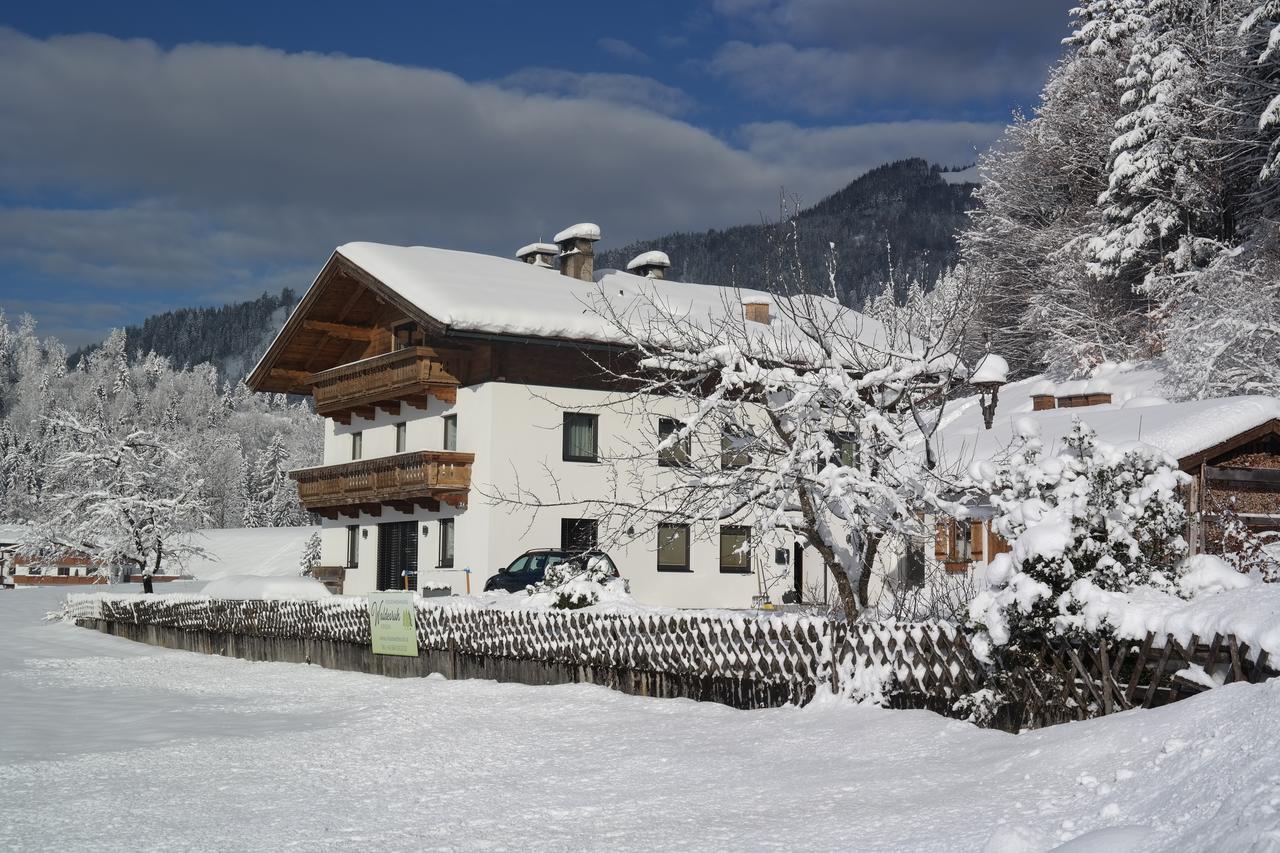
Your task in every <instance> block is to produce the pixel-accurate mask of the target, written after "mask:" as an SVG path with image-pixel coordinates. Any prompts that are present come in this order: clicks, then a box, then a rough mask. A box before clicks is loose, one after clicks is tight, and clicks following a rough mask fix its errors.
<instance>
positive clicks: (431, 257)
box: [336, 235, 884, 356]
mask: <svg viewBox="0 0 1280 853" xmlns="http://www.w3.org/2000/svg"><path fill="white" fill-rule="evenodd" d="M556 236H557V239H559V237H560V235H556ZM336 251H337V254H339V255H341V256H342V257H344V258H346V259H347V260H349V261H350V262H352V263H353V264H355V265H356V266H358V267H360V268H361V269H363V270H364V271H365V272H367V273H369V274H370V275H371V276H373V277H374V278H376V279H377V280H378V281H380V282H381V283H382V284H384V285H385V286H386V287H388V288H390V289H391V290H392V291H394V292H395V293H396V294H398V295H399V296H401V297H403V298H404V299H405V300H407V301H409V302H410V303H412V304H413V305H416V306H417V307H418V308H420V309H421V310H422V311H423V312H424V313H426V314H427V315H429V316H431V317H433V318H435V319H436V320H438V321H440V322H441V323H443V324H445V325H446V326H447V327H449V329H450V330H451V331H463V332H478V333H487V334H499V335H516V336H522V337H541V338H563V339H569V340H580V341H592V342H598V343H623V344H625V343H628V336H627V335H624V334H622V333H621V331H620V330H619V329H618V328H616V326H615V325H614V324H612V323H611V322H609V321H608V320H607V319H606V318H605V317H604V316H601V315H602V314H607V313H615V314H617V315H619V316H624V317H626V318H627V319H628V321H629V323H630V325H631V327H632V330H633V334H637V335H641V336H643V337H645V338H646V339H647V340H649V341H650V342H652V343H661V341H660V340H658V339H657V338H656V337H654V335H656V334H658V328H659V327H661V326H662V325H663V324H661V323H646V321H647V320H652V319H653V317H652V316H651V313H652V306H655V305H656V306H659V307H660V308H661V309H662V311H663V312H664V313H665V312H669V313H670V314H671V315H674V316H676V317H680V318H687V319H688V320H690V321H692V322H699V321H710V320H713V319H714V318H721V317H725V316H732V314H728V313H727V312H731V311H732V312H738V311H741V308H739V307H738V306H739V305H740V302H742V301H748V300H751V301H761V300H763V301H772V300H773V299H774V298H775V297H773V296H772V295H771V294H768V293H765V292H763V291H753V290H744V289H735V288H727V287H717V286H713V285H705V284H693V283H688V282H675V281H667V280H663V279H653V278H647V277H645V276H638V275H634V274H632V273H626V272H619V271H617V270H602V271H599V272H598V273H597V275H596V280H595V281H582V280H580V279H576V278H573V277H571V276H566V275H562V274H561V273H559V272H557V271H556V270H552V269H547V268H542V267H538V266H536V265H533V264H526V263H523V262H521V261H516V260H512V259H510V258H500V257H495V256H493V255H482V254H475V253H472V252H459V251H453V250H450V249H435V248H430V247H426V246H388V245H383V244H380V243H347V244H345V245H343V246H339V247H338V248H337V250H336ZM809 298H810V299H813V300H815V305H818V306H819V307H825V310H829V311H831V312H832V314H833V315H834V316H839V317H842V318H845V321H846V323H847V324H848V325H850V326H851V327H852V328H850V329H849V333H850V334H851V335H856V336H857V338H858V339H859V340H860V341H862V342H863V343H864V344H868V345H876V344H880V343H882V342H883V340H884V330H883V328H882V327H881V326H880V324H879V323H878V322H876V321H874V320H872V319H870V318H867V317H865V316H863V315H861V314H858V313H857V312H854V311H849V310H847V309H845V308H843V307H841V306H839V305H838V304H837V303H836V302H834V301H833V300H831V299H827V298H825V297H809ZM606 308H607V310H605V309H606ZM753 325H758V326H760V329H759V330H758V331H755V330H753V333H755V334H761V335H771V336H773V337H774V338H776V339H777V341H778V342H780V343H779V347H777V348H775V349H774V350H773V351H777V349H779V348H781V349H783V350H784V351H785V350H786V349H787V348H789V346H790V343H791V342H795V345H796V346H802V345H803V343H804V342H803V341H802V340H801V337H802V336H801V335H799V333H798V332H797V330H796V329H795V327H794V326H793V325H792V324H791V322H790V321H789V320H788V319H787V318H786V317H783V316H780V315H779V316H775V317H774V318H773V320H772V321H771V322H770V323H769V324H768V325H765V324H753ZM648 326H652V327H653V328H648ZM797 355H798V356H799V355H802V353H797Z"/></svg>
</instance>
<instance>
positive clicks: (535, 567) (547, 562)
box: [529, 554, 564, 572]
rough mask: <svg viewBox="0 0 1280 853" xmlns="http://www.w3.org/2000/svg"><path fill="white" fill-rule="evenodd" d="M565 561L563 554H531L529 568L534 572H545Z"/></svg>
mask: <svg viewBox="0 0 1280 853" xmlns="http://www.w3.org/2000/svg"><path fill="white" fill-rule="evenodd" d="M563 562H564V555H563V554H531V555H530V556H529V569H530V571H534V572H545V571H546V570H547V569H549V568H551V567H552V566H554V565H556V564H557V563H563Z"/></svg>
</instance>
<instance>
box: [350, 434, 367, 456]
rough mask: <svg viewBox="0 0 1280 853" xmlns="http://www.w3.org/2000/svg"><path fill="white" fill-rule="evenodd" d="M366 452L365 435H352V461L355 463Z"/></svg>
mask: <svg viewBox="0 0 1280 853" xmlns="http://www.w3.org/2000/svg"><path fill="white" fill-rule="evenodd" d="M363 452H364V433H363V432H353V433H351V459H352V461H355V460H356V459H359V458H360V454H362V453H363Z"/></svg>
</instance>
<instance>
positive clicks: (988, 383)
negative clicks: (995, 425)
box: [969, 352, 1009, 429]
mask: <svg viewBox="0 0 1280 853" xmlns="http://www.w3.org/2000/svg"><path fill="white" fill-rule="evenodd" d="M1008 381H1009V362H1007V361H1005V360H1004V359H1003V358H1001V357H1000V356H998V355H996V354H995V353H993V352H988V353H987V354H986V355H984V356H983V357H982V359H981V360H980V361H979V362H978V364H977V366H976V367H974V369H973V375H972V376H970V377H969V384H970V385H972V386H973V387H974V388H977V389H978V403H979V405H980V406H981V407H982V423H983V424H984V425H985V426H986V428H987V429H991V424H992V422H993V421H994V420H995V417H996V403H997V402H998V401H999V399H1000V386H1001V385H1004V384H1005V383H1006V382H1008Z"/></svg>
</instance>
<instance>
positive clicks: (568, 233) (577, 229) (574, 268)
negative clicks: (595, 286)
mask: <svg viewBox="0 0 1280 853" xmlns="http://www.w3.org/2000/svg"><path fill="white" fill-rule="evenodd" d="M599 239H600V226H599V225H594V224H592V223H590V222H579V223H578V224H577V225H570V226H569V227H568V228H566V229H564V230H563V231H561V232H560V233H559V234H557V235H556V236H555V243H556V245H557V246H559V247H560V273H561V275H567V276H570V277H572V278H576V279H578V280H579V281H594V279H593V278H592V276H593V275H594V273H595V250H594V249H592V247H591V244H592V243H594V242H595V241H597V240H599Z"/></svg>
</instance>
